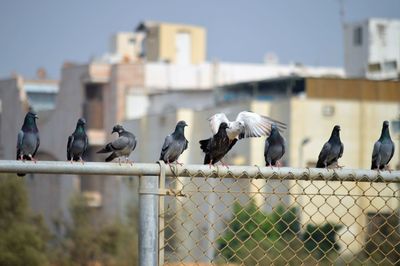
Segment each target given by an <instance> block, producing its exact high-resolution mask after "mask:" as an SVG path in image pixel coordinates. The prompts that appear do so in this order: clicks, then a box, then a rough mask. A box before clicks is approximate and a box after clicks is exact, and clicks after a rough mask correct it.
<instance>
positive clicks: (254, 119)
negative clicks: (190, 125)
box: [208, 111, 286, 140]
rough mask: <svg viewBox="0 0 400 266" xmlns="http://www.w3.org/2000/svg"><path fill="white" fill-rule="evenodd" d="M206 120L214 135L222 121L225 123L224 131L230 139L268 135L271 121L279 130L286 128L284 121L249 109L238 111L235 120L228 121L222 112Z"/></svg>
mask: <svg viewBox="0 0 400 266" xmlns="http://www.w3.org/2000/svg"><path fill="white" fill-rule="evenodd" d="M208 121H209V122H210V127H211V131H212V133H213V134H214V135H215V134H217V132H218V128H219V125H220V124H221V123H222V122H225V123H227V124H228V128H227V129H226V133H227V134H228V137H229V139H230V140H234V139H242V138H252V137H261V136H268V135H269V134H270V132H271V126H272V124H273V123H275V124H276V125H277V127H278V129H279V131H283V130H285V129H286V124H285V123H282V122H280V121H277V120H275V119H272V118H270V117H268V116H263V115H259V114H256V113H253V112H249V111H243V112H240V113H239V114H238V115H237V117H236V120H235V121H229V119H228V118H227V117H226V115H225V114H224V113H218V114H215V115H213V116H211V117H210V118H209V119H208Z"/></svg>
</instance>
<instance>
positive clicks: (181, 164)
mask: <svg viewBox="0 0 400 266" xmlns="http://www.w3.org/2000/svg"><path fill="white" fill-rule="evenodd" d="M175 163H176V164H179V165H180V166H183V163H180V162H178V161H175Z"/></svg>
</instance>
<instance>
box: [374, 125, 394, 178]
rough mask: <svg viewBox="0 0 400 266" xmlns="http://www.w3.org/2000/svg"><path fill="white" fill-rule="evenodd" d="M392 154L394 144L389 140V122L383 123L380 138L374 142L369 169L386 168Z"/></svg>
mask: <svg viewBox="0 0 400 266" xmlns="http://www.w3.org/2000/svg"><path fill="white" fill-rule="evenodd" d="M393 154H394V143H393V141H392V139H391V138H390V132H389V122H388V121H384V122H383V126H382V133H381V136H380V138H379V139H378V140H377V141H376V142H375V145H374V150H373V152H372V164H371V169H372V170H375V169H378V170H382V169H384V168H387V165H388V163H389V162H390V160H391V159H392V157H393Z"/></svg>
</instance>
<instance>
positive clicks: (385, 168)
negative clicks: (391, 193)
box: [378, 165, 392, 173]
mask: <svg viewBox="0 0 400 266" xmlns="http://www.w3.org/2000/svg"><path fill="white" fill-rule="evenodd" d="M383 169H384V170H386V171H389V173H392V169H390V167H389V165H385V167H384V168H383ZM378 171H379V169H378Z"/></svg>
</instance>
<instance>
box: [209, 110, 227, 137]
mask: <svg viewBox="0 0 400 266" xmlns="http://www.w3.org/2000/svg"><path fill="white" fill-rule="evenodd" d="M208 121H209V122H210V127H211V131H212V133H213V135H215V134H217V132H218V129H219V125H220V124H221V123H222V122H225V123H227V124H228V126H229V124H230V122H229V120H228V118H227V117H226V115H225V114H224V113H218V114H215V115H213V116H211V117H210V118H208Z"/></svg>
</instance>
